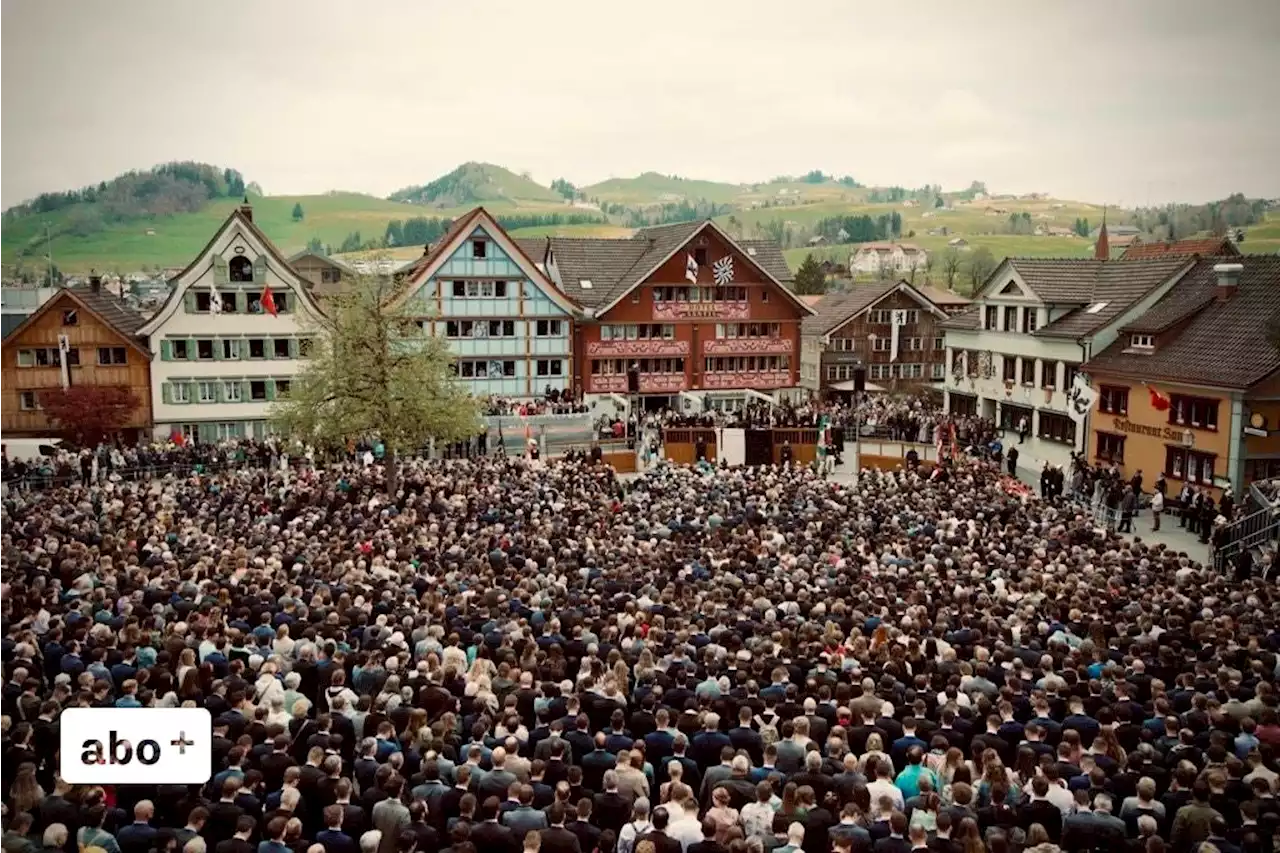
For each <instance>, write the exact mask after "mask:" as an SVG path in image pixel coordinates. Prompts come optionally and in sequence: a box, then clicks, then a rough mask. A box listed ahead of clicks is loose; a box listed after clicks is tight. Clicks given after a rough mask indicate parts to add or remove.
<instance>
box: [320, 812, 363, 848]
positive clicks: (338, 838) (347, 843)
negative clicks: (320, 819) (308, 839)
mask: <svg viewBox="0 0 1280 853" xmlns="http://www.w3.org/2000/svg"><path fill="white" fill-rule="evenodd" d="M342 817H343V812H342V806H339V805H332V806H325V808H324V825H325V828H324V829H322V830H320V831H319V832H317V833H316V843H317V844H321V845H323V846H324V853H359V849H360V847H359V845H358V844H357V843H356V842H355V840H354V839H353V838H352V837H351V836H350V835H347V834H346V833H345V832H343V831H342Z"/></svg>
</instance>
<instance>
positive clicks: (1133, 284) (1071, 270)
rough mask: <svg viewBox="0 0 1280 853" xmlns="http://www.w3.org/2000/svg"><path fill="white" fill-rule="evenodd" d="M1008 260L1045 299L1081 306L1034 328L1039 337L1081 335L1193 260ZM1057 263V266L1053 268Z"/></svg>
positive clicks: (1105, 323)
mask: <svg viewBox="0 0 1280 853" xmlns="http://www.w3.org/2000/svg"><path fill="white" fill-rule="evenodd" d="M1011 263H1012V264H1013V266H1014V269H1016V270H1017V271H1018V273H1019V274H1020V275H1022V278H1023V280H1024V281H1026V283H1027V286H1028V287H1030V288H1031V289H1032V290H1033V291H1035V293H1036V295H1037V296H1039V297H1040V298H1041V299H1043V300H1044V301H1045V302H1048V303H1052V304H1056V305H1063V304H1068V305H1069V304H1072V303H1074V304H1077V305H1079V306H1080V307H1079V308H1076V309H1075V310H1073V311H1070V312H1068V313H1067V314H1066V315H1065V316H1063V317H1059V318H1058V319H1057V320H1054V321H1053V322H1052V323H1050V324H1048V325H1047V326H1044V327H1043V328H1041V329H1038V330H1037V331H1036V336H1037V337H1068V338H1081V337H1086V336H1088V335H1091V334H1093V333H1094V332H1096V331H1097V330H1098V329H1101V328H1102V327H1104V326H1106V325H1107V324H1108V323H1110V322H1111V321H1113V320H1114V319H1115V318H1116V317H1119V316H1120V315H1121V314H1123V313H1124V312H1125V311H1127V310H1128V309H1129V308H1131V307H1132V306H1133V304H1134V303H1135V302H1137V301H1138V300H1140V299H1142V298H1143V297H1144V296H1146V295H1147V294H1148V293H1150V292H1151V291H1152V290H1153V289H1155V288H1156V287H1159V286H1160V285H1161V284H1164V283H1165V282H1167V281H1168V280H1169V279H1171V278H1174V277H1176V276H1177V275H1178V274H1179V273H1181V272H1182V271H1183V270H1184V269H1186V268H1187V267H1189V266H1190V265H1191V263H1192V261H1191V259H1189V258H1182V257H1162V258H1154V259H1151V260H1143V261H1119V260H1116V261H1099V260H1092V259H1088V260H1075V259H1070V260H1051V261H1049V260H1024V259H1021V258H1018V259H1013V260H1012V261H1011ZM1055 267H1057V269H1055Z"/></svg>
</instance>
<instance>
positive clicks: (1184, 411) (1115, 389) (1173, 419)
mask: <svg viewBox="0 0 1280 853" xmlns="http://www.w3.org/2000/svg"><path fill="white" fill-rule="evenodd" d="M1219 402H1220V401H1218V400H1214V399H1211V398H1206V397H1190V396H1187V395H1185V394H1170V395H1169V415H1168V418H1169V424H1170V425H1171V426H1189V427H1194V428H1196V429H1208V430H1216V429H1217V428H1218V405H1219ZM1098 411H1100V412H1102V413H1104V414H1108V415H1127V414H1129V389H1128V388H1124V387H1121V386H1116V385H1103V386H1101V387H1100V388H1099V389H1098Z"/></svg>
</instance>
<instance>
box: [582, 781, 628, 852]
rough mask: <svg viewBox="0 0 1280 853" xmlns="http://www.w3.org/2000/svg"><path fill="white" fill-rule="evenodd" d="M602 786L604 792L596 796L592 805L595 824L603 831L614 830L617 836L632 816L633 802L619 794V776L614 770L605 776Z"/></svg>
mask: <svg viewBox="0 0 1280 853" xmlns="http://www.w3.org/2000/svg"><path fill="white" fill-rule="evenodd" d="M601 784H603V785H604V792H603V793H600V794H596V795H595V801H594V803H593V805H592V811H593V813H594V814H595V824H596V826H598V827H600V828H601V829H602V830H604V829H611V830H613V832H614V834H615V836H616V835H617V834H618V833H620V832H621V831H622V825H623V824H624V823H626V822H627V818H628V817H629V816H630V815H631V808H632V800H631V799H630V798H628V797H624V796H622V794H621V793H619V792H618V774H617V773H615V772H613V771H612V770H609V771H607V772H606V773H605V774H604V778H603V780H602V782H601Z"/></svg>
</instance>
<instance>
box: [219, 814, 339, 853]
mask: <svg viewBox="0 0 1280 853" xmlns="http://www.w3.org/2000/svg"><path fill="white" fill-rule="evenodd" d="M257 825H258V822H257V821H256V820H254V819H253V818H251V817H249V815H247V814H246V815H240V819H239V820H237V821H236V834H235V835H233V836H231V837H230V838H228V839H227V840H226V841H222V842H219V844H218V846H217V847H215V848H214V853H254V851H255V850H257V845H256V844H254V843H253V842H252V841H250V840H249V839H250V838H251V837H252V836H253V830H254V828H255V827H256V826H257ZM326 853H333V851H330V850H328V848H326Z"/></svg>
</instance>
